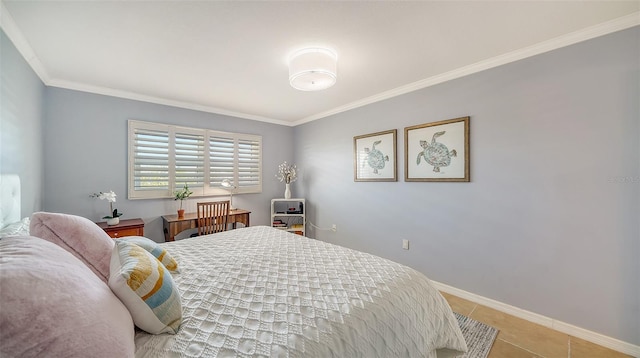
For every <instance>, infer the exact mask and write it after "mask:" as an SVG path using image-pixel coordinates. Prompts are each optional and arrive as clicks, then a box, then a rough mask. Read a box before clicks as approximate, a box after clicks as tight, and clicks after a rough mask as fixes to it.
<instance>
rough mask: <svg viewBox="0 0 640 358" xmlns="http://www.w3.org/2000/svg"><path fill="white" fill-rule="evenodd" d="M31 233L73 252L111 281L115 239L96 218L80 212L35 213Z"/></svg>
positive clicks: (99, 274)
mask: <svg viewBox="0 0 640 358" xmlns="http://www.w3.org/2000/svg"><path fill="white" fill-rule="evenodd" d="M29 231H30V235H32V236H36V237H39V238H42V239H45V240H47V241H49V242H53V243H54V244H56V245H58V246H60V247H62V248H63V249H65V250H67V251H69V252H70V253H72V254H73V256H75V257H77V258H79V259H80V261H82V262H84V264H85V265H87V266H88V267H89V268H90V269H91V271H93V272H94V273H95V274H96V275H98V277H100V279H101V280H102V281H103V282H105V283H106V282H107V281H109V260H110V259H111V252H112V251H113V239H112V238H110V237H109V235H107V233H106V232H104V230H102V229H101V228H100V227H99V226H98V225H96V223H94V222H93V221H91V220H89V219H87V218H83V217H81V216H76V215H68V214H59V213H46V212H38V213H34V214H33V215H31V225H30V227H29Z"/></svg>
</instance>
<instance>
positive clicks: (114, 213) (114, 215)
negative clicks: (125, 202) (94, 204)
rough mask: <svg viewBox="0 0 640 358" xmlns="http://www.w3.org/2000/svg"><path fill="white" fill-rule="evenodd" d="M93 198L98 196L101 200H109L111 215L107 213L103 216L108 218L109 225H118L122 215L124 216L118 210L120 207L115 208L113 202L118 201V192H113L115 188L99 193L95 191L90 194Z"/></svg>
mask: <svg viewBox="0 0 640 358" xmlns="http://www.w3.org/2000/svg"><path fill="white" fill-rule="evenodd" d="M90 196H91V197H92V198H98V199H100V200H106V201H108V202H109V211H110V212H111V215H107V216H103V217H102V218H103V219H107V225H111V226H112V225H118V223H120V216H122V213H119V212H118V209H114V208H113V203H115V202H116V193H114V192H113V190H111V191H108V192H106V193H105V192H99V193H97V194H96V193H93V194H91V195H90Z"/></svg>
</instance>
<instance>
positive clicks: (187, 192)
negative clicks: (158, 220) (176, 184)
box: [173, 184, 193, 219]
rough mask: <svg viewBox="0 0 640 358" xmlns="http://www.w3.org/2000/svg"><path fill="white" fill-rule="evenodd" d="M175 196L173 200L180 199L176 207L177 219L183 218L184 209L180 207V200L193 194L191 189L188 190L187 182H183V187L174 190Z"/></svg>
mask: <svg viewBox="0 0 640 358" xmlns="http://www.w3.org/2000/svg"><path fill="white" fill-rule="evenodd" d="M174 194H175V198H174V199H173V200H180V209H178V219H182V218H184V209H183V208H182V201H183V200H185V199H187V198H188V197H190V196H191V194H193V192H192V191H191V190H189V184H185V185H184V187H183V188H182V189H180V190H176V192H175V193H174Z"/></svg>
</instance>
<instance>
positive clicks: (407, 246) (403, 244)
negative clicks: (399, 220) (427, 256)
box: [402, 239, 409, 250]
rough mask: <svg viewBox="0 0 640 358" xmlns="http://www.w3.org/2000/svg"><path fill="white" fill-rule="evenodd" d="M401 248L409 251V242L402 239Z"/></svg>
mask: <svg viewBox="0 0 640 358" xmlns="http://www.w3.org/2000/svg"><path fill="white" fill-rule="evenodd" d="M402 248H403V249H405V250H409V240H406V239H402Z"/></svg>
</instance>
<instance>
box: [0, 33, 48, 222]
mask: <svg viewBox="0 0 640 358" xmlns="http://www.w3.org/2000/svg"><path fill="white" fill-rule="evenodd" d="M0 46H1V48H0V54H1V57H0V86H1V89H0V173H2V174H17V175H18V176H19V177H20V184H21V196H22V206H21V211H22V217H26V216H29V215H31V213H32V212H34V211H38V210H41V209H42V185H43V184H42V183H43V175H42V173H43V172H42V151H43V146H42V123H43V105H42V103H43V96H44V91H45V86H44V84H43V83H42V81H40V79H39V78H38V76H37V75H36V74H35V72H33V70H32V69H31V67H30V66H29V64H27V62H26V61H25V60H24V58H23V57H22V55H20V53H19V52H18V50H16V48H15V47H14V46H13V43H11V40H9V38H7V36H6V35H5V33H4V31H0Z"/></svg>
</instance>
